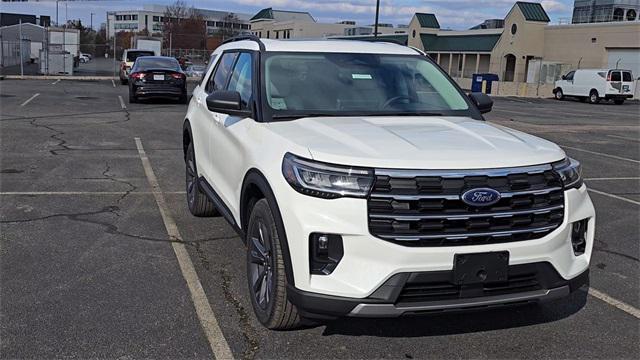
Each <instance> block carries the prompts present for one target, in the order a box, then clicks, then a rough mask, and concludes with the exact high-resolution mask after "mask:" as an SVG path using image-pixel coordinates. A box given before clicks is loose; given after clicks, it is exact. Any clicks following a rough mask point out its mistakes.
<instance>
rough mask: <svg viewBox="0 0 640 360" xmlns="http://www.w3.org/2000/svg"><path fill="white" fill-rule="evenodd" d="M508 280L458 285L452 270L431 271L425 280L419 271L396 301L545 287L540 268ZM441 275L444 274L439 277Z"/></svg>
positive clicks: (468, 296) (493, 294)
mask: <svg viewBox="0 0 640 360" xmlns="http://www.w3.org/2000/svg"><path fill="white" fill-rule="evenodd" d="M513 270H514V268H513V267H512V269H511V271H510V274H509V277H508V280H507V281H504V282H499V283H490V284H474V285H457V284H454V283H453V282H452V281H451V275H450V273H451V272H449V271H442V272H440V273H441V274H434V273H431V274H429V276H428V278H425V279H421V278H420V276H419V274H418V276H415V277H414V278H411V279H409V280H408V281H407V283H406V284H405V285H404V287H403V288H402V291H401V292H400V295H399V296H398V299H397V301H396V303H417V302H429V301H439V300H455V299H463V298H474V297H484V296H497V295H508V294H517V293H522V292H527V291H535V290H540V289H542V288H544V287H545V286H543V284H542V283H541V281H540V279H539V276H540V275H539V273H538V272H537V271H530V269H527V270H529V271H525V272H523V271H513ZM439 275H440V276H439Z"/></svg>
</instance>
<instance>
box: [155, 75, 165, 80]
mask: <svg viewBox="0 0 640 360" xmlns="http://www.w3.org/2000/svg"><path fill="white" fill-rule="evenodd" d="M153 80H154V81H163V80H164V75H153Z"/></svg>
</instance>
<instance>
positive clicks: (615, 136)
mask: <svg viewBox="0 0 640 360" xmlns="http://www.w3.org/2000/svg"><path fill="white" fill-rule="evenodd" d="M607 136H608V137H612V138H616V139H622V140H629V141H638V142H640V140H638V139H637V138H630V137H626V136H620V135H607Z"/></svg>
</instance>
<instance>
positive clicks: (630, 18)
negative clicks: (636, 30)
mask: <svg viewBox="0 0 640 360" xmlns="http://www.w3.org/2000/svg"><path fill="white" fill-rule="evenodd" d="M635 19H636V11H635V10H633V9H629V10H627V21H634V20H635Z"/></svg>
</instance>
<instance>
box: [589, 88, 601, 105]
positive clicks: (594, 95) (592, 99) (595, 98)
mask: <svg viewBox="0 0 640 360" xmlns="http://www.w3.org/2000/svg"><path fill="white" fill-rule="evenodd" d="M599 102H600V96H599V95H598V92H597V91H596V90H591V92H590V93H589V103H590V104H597V103H599Z"/></svg>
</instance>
